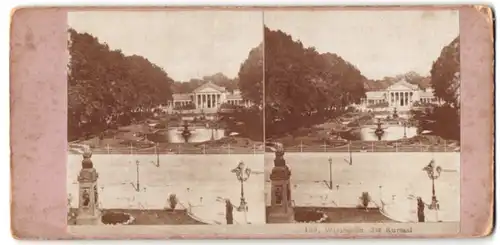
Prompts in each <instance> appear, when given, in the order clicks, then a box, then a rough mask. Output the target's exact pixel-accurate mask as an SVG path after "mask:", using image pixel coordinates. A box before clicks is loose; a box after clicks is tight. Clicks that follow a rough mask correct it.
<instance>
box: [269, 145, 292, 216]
mask: <svg viewBox="0 0 500 245" xmlns="http://www.w3.org/2000/svg"><path fill="white" fill-rule="evenodd" d="M283 155H284V153H283V152H281V153H280V152H277V153H276V159H275V160H274V168H273V169H272V172H271V175H270V179H271V207H270V208H269V209H268V213H267V222H268V223H294V221H295V213H294V210H293V205H292V193H291V186H290V176H291V171H290V169H289V168H288V166H287V165H286V164H285V160H284V159H283Z"/></svg>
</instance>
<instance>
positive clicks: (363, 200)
mask: <svg viewBox="0 0 500 245" xmlns="http://www.w3.org/2000/svg"><path fill="white" fill-rule="evenodd" d="M359 200H360V201H361V205H362V206H363V208H365V209H366V208H368V204H370V202H371V197H370V194H368V192H366V191H365V192H363V193H361V196H360V197H359Z"/></svg>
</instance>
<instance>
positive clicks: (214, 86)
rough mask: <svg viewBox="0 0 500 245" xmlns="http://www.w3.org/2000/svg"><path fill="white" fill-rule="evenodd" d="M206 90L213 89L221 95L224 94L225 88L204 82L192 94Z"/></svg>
mask: <svg viewBox="0 0 500 245" xmlns="http://www.w3.org/2000/svg"><path fill="white" fill-rule="evenodd" d="M206 88H211V89H215V90H217V91H219V92H221V93H224V92H226V88H224V87H221V86H218V85H216V84H214V83H213V82H206V83H204V84H203V85H201V86H199V87H198V88H196V89H195V90H194V91H193V93H196V92H201V91H202V90H204V89H206Z"/></svg>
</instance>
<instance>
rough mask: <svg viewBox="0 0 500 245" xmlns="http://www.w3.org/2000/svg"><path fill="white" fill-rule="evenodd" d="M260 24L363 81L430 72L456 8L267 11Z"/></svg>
mask: <svg viewBox="0 0 500 245" xmlns="http://www.w3.org/2000/svg"><path fill="white" fill-rule="evenodd" d="M264 23H265V25H266V26H267V27H269V28H270V29H271V30H277V29H280V30H282V31H284V32H286V33H288V34H290V35H291V36H292V38H293V39H294V40H300V41H301V42H302V43H303V44H304V45H305V46H306V47H310V46H314V47H315V48H316V50H317V51H318V52H320V53H326V52H330V53H336V54H338V55H340V56H341V57H342V58H343V59H344V60H346V61H348V62H350V63H352V64H353V65H355V66H356V67H357V68H358V69H359V70H360V71H361V73H362V74H363V75H364V76H366V77H367V78H368V79H382V78H383V77H385V76H395V75H399V74H403V73H406V72H410V71H415V72H417V73H419V74H420V75H424V76H427V75H429V74H430V70H431V66H432V63H433V62H434V61H435V60H436V59H437V58H438V57H439V55H440V53H441V49H442V48H443V47H444V46H446V45H448V44H449V43H451V41H453V39H455V38H456V37H457V36H458V35H459V14H458V12H457V11H449V10H446V11H444V10H441V11H380V10H378V11H324V10H323V11H294V12H291V11H286V12H285V11H268V12H266V13H265V14H264Z"/></svg>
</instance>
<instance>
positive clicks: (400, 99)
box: [360, 80, 437, 111]
mask: <svg viewBox="0 0 500 245" xmlns="http://www.w3.org/2000/svg"><path fill="white" fill-rule="evenodd" d="M417 101H418V102H420V103H437V99H436V98H435V97H434V92H433V90H432V88H430V87H428V88H425V89H420V88H419V86H418V85H415V84H411V83H408V82H407V81H405V80H400V81H398V82H396V83H394V84H392V85H391V86H389V87H387V88H386V89H383V90H376V91H367V92H366V98H365V99H363V100H362V101H361V105H360V107H361V108H362V109H364V110H369V109H371V108H377V109H379V110H380V109H382V110H384V109H391V110H392V109H394V108H396V109H397V110H398V111H408V110H410V109H411V108H412V107H413V105H414V104H415V102H417ZM377 105H378V106H377Z"/></svg>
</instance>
